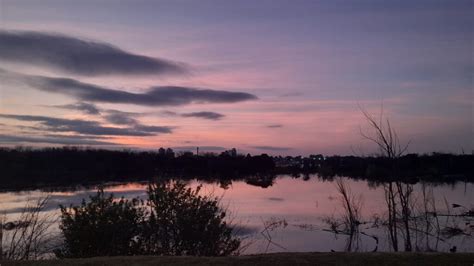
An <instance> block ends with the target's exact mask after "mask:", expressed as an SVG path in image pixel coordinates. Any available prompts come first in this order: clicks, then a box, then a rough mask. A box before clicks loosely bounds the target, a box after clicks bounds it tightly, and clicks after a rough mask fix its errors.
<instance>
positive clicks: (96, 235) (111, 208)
mask: <svg viewBox="0 0 474 266" xmlns="http://www.w3.org/2000/svg"><path fill="white" fill-rule="evenodd" d="M143 218H144V213H143V209H142V208H140V202H139V201H138V200H137V199H133V200H131V201H129V200H125V199H123V198H122V199H120V200H118V201H115V200H114V198H113V195H112V194H111V195H109V196H106V195H105V194H104V191H103V190H102V189H99V191H98V192H97V194H96V195H95V196H91V197H90V201H89V202H86V201H85V200H83V201H82V203H81V205H80V206H70V207H69V208H66V207H63V206H61V224H60V229H61V230H62V233H63V236H64V247H63V248H62V249H59V250H57V251H56V255H57V256H58V257H60V258H79V257H95V256H115V255H135V254H137V253H138V251H139V246H138V242H137V241H136V236H137V235H138V234H139V229H140V225H141V224H142V223H143Z"/></svg>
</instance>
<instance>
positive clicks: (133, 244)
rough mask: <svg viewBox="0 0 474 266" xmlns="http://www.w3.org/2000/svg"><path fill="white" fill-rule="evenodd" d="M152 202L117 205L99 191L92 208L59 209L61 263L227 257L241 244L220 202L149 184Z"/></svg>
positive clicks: (175, 186) (180, 187)
mask: <svg viewBox="0 0 474 266" xmlns="http://www.w3.org/2000/svg"><path fill="white" fill-rule="evenodd" d="M147 192H148V199H147V200H146V201H141V200H139V199H138V198H135V199H132V200H125V199H123V198H122V199H120V200H119V201H117V200H114V198H113V195H109V196H106V195H105V194H104V192H103V190H99V192H98V193H97V195H96V196H93V197H91V198H90V201H89V202H86V201H85V200H83V202H82V204H81V205H80V206H71V207H69V208H65V207H61V212H62V216H61V225H60V228H61V230H62V232H63V235H64V242H65V243H64V247H63V248H62V249H61V250H58V251H57V252H56V254H57V255H58V256H59V257H94V256H99V255H100V256H118V255H193V256H225V255H229V254H231V253H233V252H235V251H236V250H237V249H238V248H239V246H240V240H239V239H238V238H235V237H234V235H233V228H232V227H231V226H230V225H229V224H228V223H227V222H226V212H225V211H224V210H223V209H222V208H221V207H220V204H219V200H218V199H217V198H213V197H211V196H201V195H200V194H199V193H200V187H198V188H197V189H191V188H188V187H186V185H185V184H183V183H181V182H171V181H169V182H167V183H161V184H151V185H150V186H149V187H148V191H147Z"/></svg>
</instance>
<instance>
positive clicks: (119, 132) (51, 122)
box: [0, 114, 172, 136]
mask: <svg viewBox="0 0 474 266" xmlns="http://www.w3.org/2000/svg"><path fill="white" fill-rule="evenodd" d="M0 118H6V119H15V120H20V121H29V122H39V123H40V125H41V127H39V128H35V129H37V130H43V131H48V132H75V133H79V134H89V135H107V136H155V135H156V134H158V133H171V132H172V128H171V127H164V126H144V125H140V124H138V125H135V126H133V127H127V128H121V127H107V126H102V125H101V124H100V123H99V122H97V121H89V120H80V119H63V118H54V117H47V116H32V115H9V114H0Z"/></svg>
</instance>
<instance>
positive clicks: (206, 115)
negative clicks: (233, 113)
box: [181, 112, 225, 120]
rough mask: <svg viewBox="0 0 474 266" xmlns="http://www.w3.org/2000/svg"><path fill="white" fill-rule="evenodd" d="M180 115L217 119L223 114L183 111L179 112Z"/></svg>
mask: <svg viewBox="0 0 474 266" xmlns="http://www.w3.org/2000/svg"><path fill="white" fill-rule="evenodd" d="M181 116H182V117H197V118H203V119H209V120H219V119H221V118H223V117H224V116H225V115H223V114H219V113H215V112H192V113H183V114H181Z"/></svg>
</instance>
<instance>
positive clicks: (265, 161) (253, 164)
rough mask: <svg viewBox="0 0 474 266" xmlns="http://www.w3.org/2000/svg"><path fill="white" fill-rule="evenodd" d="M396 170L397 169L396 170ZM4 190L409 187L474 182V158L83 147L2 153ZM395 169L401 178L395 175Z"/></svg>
mask: <svg viewBox="0 0 474 266" xmlns="http://www.w3.org/2000/svg"><path fill="white" fill-rule="evenodd" d="M394 167H395V168H394ZM0 169H2V174H1V175H0V189H25V188H37V187H45V186H70V185H76V184H89V183H91V184H94V183H103V182H108V181H117V182H130V181H140V180H143V181H146V180H150V179H154V178H158V179H166V178H179V179H184V180H186V179H192V178H199V179H202V180H210V181H218V182H220V183H221V185H223V186H226V185H229V184H230V183H231V182H232V181H233V180H245V181H246V182H247V183H249V184H252V185H258V186H262V187H266V186H269V185H271V184H272V182H273V180H274V179H275V178H276V176H277V175H279V174H290V175H292V176H294V177H299V176H304V177H306V178H309V175H310V174H318V176H319V177H320V178H323V179H332V178H334V177H336V176H346V177H350V178H356V179H366V180H369V181H375V182H389V181H393V180H394V179H397V180H401V181H403V182H408V183H416V182H417V181H419V180H423V181H429V182H456V181H465V182H474V155H472V154H461V155H456V154H442V153H433V154H425V155H418V154H407V155H403V156H399V157H397V158H387V157H386V156H374V157H359V156H337V155H336V156H322V155H311V156H308V157H301V156H294V157H292V156H287V157H281V156H278V157H272V156H269V155H267V154H261V155H254V156H252V155H250V154H247V155H242V154H237V153H236V152H235V150H230V151H225V152H222V153H221V154H212V153H208V154H201V155H199V156H197V155H194V154H193V153H190V152H182V153H179V154H175V153H174V152H173V151H172V150H171V149H167V150H165V149H160V150H157V151H132V150H103V149H89V148H78V147H62V148H44V149H30V148H0ZM394 169H396V174H394Z"/></svg>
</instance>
